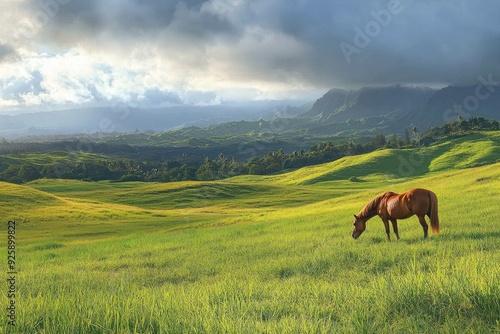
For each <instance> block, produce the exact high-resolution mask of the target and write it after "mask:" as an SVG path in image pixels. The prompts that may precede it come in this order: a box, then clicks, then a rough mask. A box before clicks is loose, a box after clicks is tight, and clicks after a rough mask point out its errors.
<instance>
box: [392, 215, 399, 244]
mask: <svg viewBox="0 0 500 334" xmlns="http://www.w3.org/2000/svg"><path fill="white" fill-rule="evenodd" d="M391 223H392V229H393V230H394V234H396V238H398V240H399V232H398V221H397V219H391Z"/></svg>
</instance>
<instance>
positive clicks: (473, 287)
mask: <svg viewBox="0 0 500 334" xmlns="http://www.w3.org/2000/svg"><path fill="white" fill-rule="evenodd" d="M431 149H432V150H440V151H442V154H445V152H447V150H444V149H442V148H431ZM387 154H389V155H392V154H394V151H388V152H384V153H383V154H382V153H381V157H379V158H377V157H376V156H371V157H359V159H361V160H362V161H364V163H367V164H369V163H373V161H378V162H377V163H376V164H375V165H373V166H372V167H370V168H373V170H372V173H373V174H376V172H378V171H379V170H380V168H379V167H380V165H379V163H380V161H384V159H385V158H384V156H385V155H387ZM404 154H410V153H404ZM426 154H429V156H434V153H432V154H431V153H429V152H427V153H426ZM403 157H409V155H403ZM352 159H353V160H351V164H353V165H357V163H359V161H360V160H358V159H354V158H352ZM373 159H375V160H373ZM377 159H382V160H377ZM433 159H435V158H433ZM443 159H444V158H443ZM489 159H493V157H490V158H489ZM445 160H447V161H450V160H449V159H445ZM428 161H429V162H430V161H432V159H428ZM443 161H444V160H443ZM361 165H362V164H360V165H359V166H361ZM344 167H345V168H348V167H349V166H344ZM316 168H317V170H314V169H312V168H311V169H310V170H309V172H308V173H303V171H297V172H295V173H297V175H299V174H300V175H302V176H301V177H302V178H303V179H300V180H301V181H300V182H299V183H302V185H296V184H290V183H293V182H291V180H292V177H291V174H285V175H282V176H279V175H276V176H272V177H257V178H255V179H253V180H252V182H250V181H249V180H248V178H236V179H233V180H226V181H218V182H187V183H172V184H145V183H126V184H114V183H107V182H99V183H87V182H77V181H68V180H66V181H58V180H41V181H38V182H35V183H32V184H30V185H28V186H18V185H11V184H6V183H0V187H1V190H0V199H1V203H2V206H1V210H2V212H1V216H2V217H4V219H14V218H15V219H16V220H17V221H18V229H17V241H18V256H19V261H18V271H19V274H18V278H17V280H18V289H19V291H18V297H17V299H16V303H17V305H18V313H17V316H18V318H17V320H18V325H17V327H16V328H15V331H13V332H17V333H376V332H381V333H397V332H410V333H454V332H457V333H468V332H469V333H494V332H499V331H500V291H499V290H500V288H499V286H498V284H497V283H498V282H499V281H500V266H499V265H498V263H500V243H499V242H498V240H500V239H499V238H500V225H498V222H499V221H500V213H499V211H498V199H499V198H500V164H498V163H497V164H492V165H487V166H483V167H477V168H469V169H462V170H449V171H442V172H434V173H430V174H429V173H424V174H422V175H418V176H415V177H403V178H401V177H397V178H387V179H382V178H380V179H379V178H374V179H372V180H370V179H369V178H367V179H366V180H365V182H351V181H349V180H348V179H341V178H339V179H335V178H332V176H331V175H329V176H327V177H324V180H325V181H324V182H317V183H315V182H316V181H315V182H313V183H309V184H303V183H308V182H303V181H304V180H305V179H306V178H307V175H310V176H313V177H312V179H314V180H318V179H321V176H320V174H321V173H325V172H326V173H328V172H329V169H328V168H329V166H328V165H322V166H317V167H316ZM356 168H360V167H356ZM391 168H392V169H393V170H394V168H397V167H394V166H387V169H388V170H389V169H391ZM422 168H424V167H422ZM306 174H307V175H306ZM369 174H370V172H369V171H367V172H366V175H369ZM343 175H350V172H349V173H347V172H346V173H344V174H343ZM312 179H309V180H312ZM412 187H425V188H429V189H431V190H433V191H434V192H435V193H436V194H437V195H438V198H439V210H440V211H439V215H440V220H441V234H440V235H437V236H436V235H431V236H429V238H428V239H426V240H424V239H423V232H422V228H421V226H420V224H419V223H418V219H417V218H416V217H411V218H409V219H407V220H400V223H399V230H400V235H401V240H399V241H396V242H392V243H388V242H386V240H385V231H384V228H383V224H382V222H381V221H380V219H379V218H377V217H375V218H373V219H372V220H370V221H369V222H368V225H367V226H368V228H367V231H365V233H364V234H363V235H362V236H361V238H360V239H359V240H353V239H352V238H351V237H350V234H351V231H352V214H353V213H357V212H359V210H360V209H361V208H362V207H363V205H364V204H366V203H367V202H368V201H369V200H370V199H371V198H372V197H373V196H375V195H377V194H379V193H381V192H383V191H386V190H393V191H405V190H408V189H410V188H412ZM155 199H156V201H155ZM6 303H7V298H6V296H5V294H2V296H1V297H0V304H1V305H6ZM2 321H3V323H2V325H3V327H2V328H3V331H5V332H7V330H8V329H9V330H10V331H9V332H12V330H11V329H12V328H9V327H8V326H7V325H6V323H5V318H4V319H3V320H2Z"/></svg>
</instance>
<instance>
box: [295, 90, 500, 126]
mask: <svg viewBox="0 0 500 334" xmlns="http://www.w3.org/2000/svg"><path fill="white" fill-rule="evenodd" d="M459 115H460V116H462V118H464V119H467V118H469V117H472V116H474V117H478V116H482V117H484V118H488V119H500V85H492V86H489V87H488V88H487V87H481V88H480V89H478V87H477V86H463V87H462V86H448V87H445V88H442V89H431V88H427V87H405V86H391V87H367V88H361V89H357V90H343V89H332V90H330V91H328V92H327V93H326V94H325V95H324V96H323V97H321V98H319V99H318V100H317V101H316V103H315V104H314V105H313V107H312V108H311V110H309V111H307V112H306V113H304V114H302V115H300V116H299V117H301V118H313V119H315V120H317V121H318V122H320V123H322V124H323V125H327V124H340V123H345V122H347V123H349V122H350V121H356V122H360V121H361V122H363V123H364V126H365V127H366V128H370V127H374V128H379V129H381V130H383V131H382V132H385V133H387V132H392V131H396V132H398V131H397V130H398V129H399V130H401V129H402V128H403V129H404V128H405V127H413V126H417V127H421V128H424V129H425V128H428V127H430V126H439V125H442V124H444V123H446V122H450V121H453V120H456V119H458V117H459Z"/></svg>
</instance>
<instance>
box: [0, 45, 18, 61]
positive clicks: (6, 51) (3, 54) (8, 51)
mask: <svg viewBox="0 0 500 334" xmlns="http://www.w3.org/2000/svg"><path fill="white" fill-rule="evenodd" d="M18 57H19V55H18V54H17V52H16V50H15V49H14V48H13V47H12V46H10V45H8V44H2V43H0V62H3V61H5V60H9V59H12V60H13V59H17V58H18Z"/></svg>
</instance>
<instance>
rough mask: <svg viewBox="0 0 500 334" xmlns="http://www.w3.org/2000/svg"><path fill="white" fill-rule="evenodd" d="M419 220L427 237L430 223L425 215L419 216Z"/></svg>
mask: <svg viewBox="0 0 500 334" xmlns="http://www.w3.org/2000/svg"><path fill="white" fill-rule="evenodd" d="M418 220H419V221H420V225H422V228H423V229H424V238H427V231H428V230H429V225H427V222H426V221H425V216H418Z"/></svg>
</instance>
